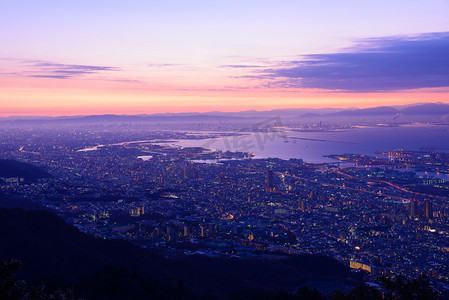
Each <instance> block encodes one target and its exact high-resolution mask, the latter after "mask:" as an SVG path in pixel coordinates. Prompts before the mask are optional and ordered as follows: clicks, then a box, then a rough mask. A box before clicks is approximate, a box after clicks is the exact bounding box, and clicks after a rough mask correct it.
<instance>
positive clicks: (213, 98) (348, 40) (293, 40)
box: [0, 1, 449, 116]
mask: <svg viewBox="0 0 449 300" xmlns="http://www.w3.org/2000/svg"><path fill="white" fill-rule="evenodd" d="M1 7H2V9H1V12H0V17H1V18H0V19H1V21H0V27H1V28H3V29H5V30H2V31H1V33H0V39H1V40H2V48H1V50H0V61H1V68H0V79H1V80H0V99H1V101H0V116H17V115H23V116H36V115H48V116H61V115H89V114H109V113H113V114H145V113H148V114H151V113H168V112H175V113H176V112H209V111H231V112H233V111H234V112H235V111H244V110H252V109H254V110H272V109H281V108H323V107H335V108H350V107H359V108H366V107H375V106H381V105H404V104H409V103H418V102H419V103H427V102H443V103H448V100H447V99H448V97H447V96H448V95H449V88H448V87H449V80H448V79H447V78H449V71H448V70H449V59H448V58H447V55H446V53H447V51H448V49H449V33H448V32H449V22H447V20H446V19H447V13H448V12H449V4H448V3H447V2H446V1H434V2H432V4H431V5H430V4H428V3H423V2H418V1H416V2H405V1H396V2H394V3H390V2H387V1H380V2H376V3H375V4H374V3H373V4H367V3H359V2H355V1H345V2H340V3H334V2H331V1H321V2H319V3H303V2H296V1H283V2H282V3H275V2H273V1H264V2H254V1H245V2H244V3H238V2H236V1H230V2H229V1H228V2H226V3H214V4H211V3H208V2H205V1H193V2H189V3H184V2H182V1H174V2H173V1H172V2H170V3H155V2H146V1H133V2H131V3H129V4H127V5H124V4H123V3H121V2H118V1H112V2H111V1H108V2H105V1H96V2H95V3H88V2H87V1H78V2H76V3H59V2H56V1H43V2H39V3H33V2H31V1H15V2H6V1H2V3H1Z"/></svg>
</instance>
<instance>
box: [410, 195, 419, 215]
mask: <svg viewBox="0 0 449 300" xmlns="http://www.w3.org/2000/svg"><path fill="white" fill-rule="evenodd" d="M417 213H418V201H416V200H415V199H412V200H410V217H416V215H417Z"/></svg>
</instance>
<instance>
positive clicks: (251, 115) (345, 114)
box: [0, 103, 449, 126]
mask: <svg viewBox="0 0 449 300" xmlns="http://www.w3.org/2000/svg"><path fill="white" fill-rule="evenodd" d="M443 116H449V104H445V103H425V104H416V105H406V106H395V107H393V106H379V107H373V108H363V109H359V108H353V109H339V108H322V109H278V110H268V111H255V110H249V111H241V112H219V111H213V112H208V113H166V114H162V113H160V114H140V115H114V114H105V115H90V116H64V117H3V118H0V125H25V126H26V125H42V124H48V125H52V124H53V125H58V124H68V125H70V124H97V123H99V124H111V123H220V122H231V123H232V122H247V121H256V120H262V119H266V118H271V117H281V118H283V119H285V120H299V119H310V120H313V119H325V120H332V119H342V118H344V119H360V118H387V119H392V118H402V119H407V120H410V119H411V118H412V119H413V118H421V119H422V118H431V119H435V118H441V117H443ZM446 119H448V120H449V118H448V117H446Z"/></svg>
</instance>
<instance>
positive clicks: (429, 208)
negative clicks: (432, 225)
mask: <svg viewBox="0 0 449 300" xmlns="http://www.w3.org/2000/svg"><path fill="white" fill-rule="evenodd" d="M432 218H433V205H432V202H430V201H429V200H427V201H426V219H427V220H430V219H432Z"/></svg>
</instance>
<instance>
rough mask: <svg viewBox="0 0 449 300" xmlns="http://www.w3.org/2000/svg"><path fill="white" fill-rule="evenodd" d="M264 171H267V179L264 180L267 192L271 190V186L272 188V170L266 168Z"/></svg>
mask: <svg viewBox="0 0 449 300" xmlns="http://www.w3.org/2000/svg"><path fill="white" fill-rule="evenodd" d="M266 173H267V179H266V180H265V183H266V191H267V192H272V191H273V188H274V182H273V171H272V170H267V171H266Z"/></svg>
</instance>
